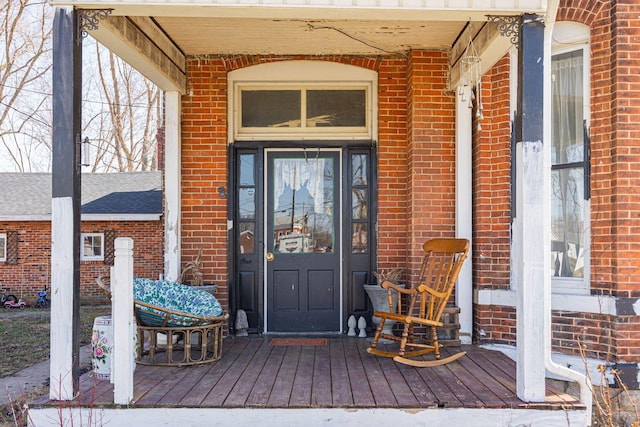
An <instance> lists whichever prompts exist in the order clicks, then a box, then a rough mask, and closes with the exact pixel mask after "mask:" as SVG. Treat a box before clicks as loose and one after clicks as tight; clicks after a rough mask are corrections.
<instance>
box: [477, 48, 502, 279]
mask: <svg viewBox="0 0 640 427" xmlns="http://www.w3.org/2000/svg"><path fill="white" fill-rule="evenodd" d="M509 69H510V67H509V57H508V56H505V57H504V58H503V59H502V60H500V61H499V62H498V63H497V64H496V65H495V66H494V67H493V68H492V69H491V70H490V71H489V72H488V73H487V74H486V75H485V76H484V77H483V79H482V92H481V99H482V104H483V107H484V108H483V111H482V114H483V115H484V119H482V120H480V119H478V118H477V117H476V115H475V114H474V118H475V119H474V123H475V126H474V136H473V192H472V193H473V243H474V245H473V266H474V277H473V283H474V285H475V286H476V287H477V288H481V289H509V286H510V277H509V274H510V254H511V212H510V209H511V184H510V183H511V176H510V174H511V124H510V121H511V118H510V115H511V113H510V105H509V96H510V95H509ZM476 104H477V103H476ZM476 107H477V105H476ZM475 111H477V110H474V112H475ZM478 124H480V125H481V129H480V130H479V129H478Z"/></svg>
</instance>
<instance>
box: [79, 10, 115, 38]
mask: <svg viewBox="0 0 640 427" xmlns="http://www.w3.org/2000/svg"><path fill="white" fill-rule="evenodd" d="M111 12H113V9H76V13H77V14H78V20H77V25H78V37H77V39H76V43H77V44H78V45H80V43H81V42H82V39H84V38H85V37H87V36H88V35H89V31H91V30H97V29H98V25H99V24H100V21H101V20H103V19H105V18H106V17H107V16H109V15H111Z"/></svg>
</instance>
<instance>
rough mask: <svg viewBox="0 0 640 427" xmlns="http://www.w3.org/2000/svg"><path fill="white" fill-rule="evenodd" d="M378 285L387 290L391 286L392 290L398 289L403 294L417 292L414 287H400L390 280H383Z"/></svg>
mask: <svg viewBox="0 0 640 427" xmlns="http://www.w3.org/2000/svg"><path fill="white" fill-rule="evenodd" d="M380 286H381V287H382V288H383V289H387V290H389V289H390V288H391V289H393V290H394V291H398V292H399V293H401V294H405V295H413V294H415V293H416V292H417V291H416V290H415V289H412V288H409V289H406V288H402V287H400V286H398V285H396V284H395V283H393V282H390V281H388V280H385V281H383V282H382V283H381V284H380Z"/></svg>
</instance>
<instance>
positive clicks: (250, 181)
mask: <svg viewBox="0 0 640 427" xmlns="http://www.w3.org/2000/svg"><path fill="white" fill-rule="evenodd" d="M255 160H256V156H255V155H254V154H241V155H240V185H256V182H255V176H254V170H255V169H254V167H255Z"/></svg>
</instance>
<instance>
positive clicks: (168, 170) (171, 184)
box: [164, 91, 182, 281]
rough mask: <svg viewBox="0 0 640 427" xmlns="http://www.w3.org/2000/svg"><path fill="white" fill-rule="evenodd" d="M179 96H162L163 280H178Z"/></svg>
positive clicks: (169, 92)
mask: <svg viewBox="0 0 640 427" xmlns="http://www.w3.org/2000/svg"><path fill="white" fill-rule="evenodd" d="M180 108H181V107H180V93H179V92H177V91H168V92H165V110H164V123H165V150H164V199H165V205H164V276H165V278H166V279H167V280H173V281H175V280H178V279H179V278H180V256H181V250H180V241H181V234H180V228H181V225H180V214H181V212H180V175H181V159H182V158H181V150H180V145H181V139H180V115H181V111H180Z"/></svg>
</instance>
